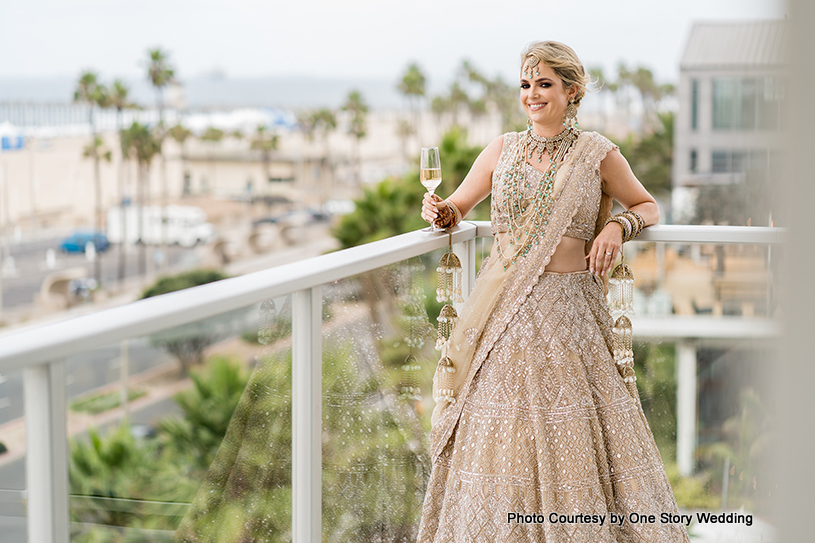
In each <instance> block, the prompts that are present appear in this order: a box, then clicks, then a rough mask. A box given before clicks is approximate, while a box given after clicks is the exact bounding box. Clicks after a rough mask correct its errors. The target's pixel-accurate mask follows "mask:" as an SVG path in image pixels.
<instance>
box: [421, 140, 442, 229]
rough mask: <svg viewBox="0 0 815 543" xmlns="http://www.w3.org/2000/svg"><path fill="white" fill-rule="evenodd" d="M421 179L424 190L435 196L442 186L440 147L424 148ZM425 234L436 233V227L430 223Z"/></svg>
mask: <svg viewBox="0 0 815 543" xmlns="http://www.w3.org/2000/svg"><path fill="white" fill-rule="evenodd" d="M419 169H420V172H419V179H420V180H421V182H422V185H423V186H424V188H426V189H427V192H429V193H430V194H435V192H436V189H437V188H438V186H439V185H441V159H439V148H438V147H422V158H421V162H420V165H419ZM423 231H424V232H435V231H436V226H435V224H434V223H430V226H429V227H428V228H425V229H424V230H423Z"/></svg>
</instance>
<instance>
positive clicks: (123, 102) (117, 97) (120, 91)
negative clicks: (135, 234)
mask: <svg viewBox="0 0 815 543" xmlns="http://www.w3.org/2000/svg"><path fill="white" fill-rule="evenodd" d="M129 93H130V88H129V87H128V86H127V85H126V84H125V83H124V81H122V80H121V79H115V80H114V81H113V84H112V85H111V87H110V92H109V93H108V99H109V102H110V105H111V106H112V107H115V108H116V132H117V133H118V134H119V147H120V148H121V149H122V160H121V161H120V162H119V167H118V168H117V172H116V176H117V177H118V183H117V185H118V186H119V207H120V209H121V211H122V212H121V217H122V243H121V244H120V245H119V273H118V277H119V283H121V282H122V281H124V278H125V267H126V261H125V258H126V256H125V239H126V236H125V233H126V232H127V221H126V220H125V209H124V208H125V205H124V204H125V182H124V175H122V169H123V168H124V164H125V160H126V159H127V158H129V156H130V150H129V149H127V150H126V148H125V146H124V144H123V141H122V133H123V131H124V127H123V126H122V112H123V111H124V110H125V109H130V108H135V107H137V106H136V104H134V103H133V102H131V101H130V100H129V99H128V94H129Z"/></svg>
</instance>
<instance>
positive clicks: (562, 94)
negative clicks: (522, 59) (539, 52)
mask: <svg viewBox="0 0 815 543" xmlns="http://www.w3.org/2000/svg"><path fill="white" fill-rule="evenodd" d="M524 67H525V68H526V69H525V70H524V71H522V72H521V105H522V106H523V108H524V111H525V112H526V114H527V115H528V116H529V118H530V119H532V122H533V123H534V124H537V125H542V126H543V127H552V128H557V127H560V126H562V124H563V117H564V114H565V112H566V106H567V105H568V104H569V99H570V98H572V97H573V96H574V94H575V92H574V91H572V92H567V90H566V88H565V86H564V85H563V80H561V79H560V78H559V77H558V76H557V75H556V74H555V72H554V70H552V69H551V68H550V67H548V66H545V65H544V64H543V63H542V62H540V63H538V65H537V66H535V67H534V68H532V69H529V68H527V67H526V65H524ZM536 72H538V73H537V74H536ZM555 125H557V126H555ZM558 132H560V130H559V129H558Z"/></svg>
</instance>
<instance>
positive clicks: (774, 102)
mask: <svg viewBox="0 0 815 543" xmlns="http://www.w3.org/2000/svg"><path fill="white" fill-rule="evenodd" d="M782 94H783V89H782V84H781V81H779V80H778V79H775V78H772V77H759V78H749V77H717V78H714V79H713V129H714V130H753V129H761V130H775V129H778V128H779V121H780V113H779V112H780V107H781V97H782Z"/></svg>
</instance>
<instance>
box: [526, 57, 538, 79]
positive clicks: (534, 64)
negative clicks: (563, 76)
mask: <svg viewBox="0 0 815 543" xmlns="http://www.w3.org/2000/svg"><path fill="white" fill-rule="evenodd" d="M539 63H540V59H539V58H538V57H533V56H530V57H529V58H527V59H526V62H525V63H524V77H525V78H527V79H532V76H533V73H532V71H533V70H534V72H535V73H534V75H536V76H538V75H540V74H541V70H540V67H538V64H539Z"/></svg>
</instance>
